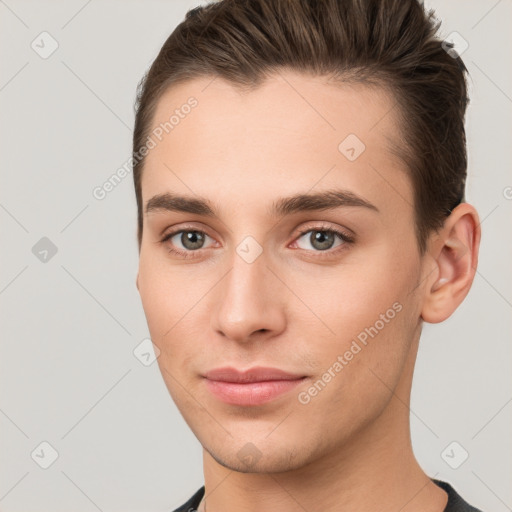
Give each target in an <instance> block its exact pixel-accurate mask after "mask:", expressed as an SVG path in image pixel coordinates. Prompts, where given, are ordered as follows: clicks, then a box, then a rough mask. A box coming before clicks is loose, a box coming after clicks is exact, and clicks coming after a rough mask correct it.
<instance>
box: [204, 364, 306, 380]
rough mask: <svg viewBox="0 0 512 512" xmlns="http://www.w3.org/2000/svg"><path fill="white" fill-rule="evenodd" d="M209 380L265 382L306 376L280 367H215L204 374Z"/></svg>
mask: <svg viewBox="0 0 512 512" xmlns="http://www.w3.org/2000/svg"><path fill="white" fill-rule="evenodd" d="M204 377H206V378H207V379H209V380H217V381H222V382H264V381H269V380H297V379H301V378H302V377H305V375H298V374H293V373H289V372H285V371H284V370H280V369H278V368H267V367H264V366H256V367H254V368H249V369H248V370H237V369H236V368H233V367H224V368H215V369H214V370H210V371H209V372H206V373H205V374H204Z"/></svg>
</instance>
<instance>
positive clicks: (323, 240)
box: [295, 227, 353, 252]
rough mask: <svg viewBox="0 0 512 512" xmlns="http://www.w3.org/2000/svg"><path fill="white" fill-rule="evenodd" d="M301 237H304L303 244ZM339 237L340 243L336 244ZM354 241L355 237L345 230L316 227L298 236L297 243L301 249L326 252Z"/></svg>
mask: <svg viewBox="0 0 512 512" xmlns="http://www.w3.org/2000/svg"><path fill="white" fill-rule="evenodd" d="M306 235H307V236H306ZM301 239H304V242H305V243H304V242H302V243H303V244H304V245H302V246H301V244H300V243H299V241H300V240H301ZM337 239H338V244H337V245H335V244H336V240H337ZM352 242H353V238H352V237H351V236H349V235H348V234H347V233H344V232H343V231H338V230H336V229H333V228H323V227H315V228H313V229H308V230H305V231H302V232H301V236H300V237H299V238H297V241H296V242H295V243H296V244H297V245H298V246H299V249H304V250H313V251H315V252H326V251H329V250H331V249H334V248H336V247H339V246H340V245H346V244H350V243H352ZM308 245H309V246H308Z"/></svg>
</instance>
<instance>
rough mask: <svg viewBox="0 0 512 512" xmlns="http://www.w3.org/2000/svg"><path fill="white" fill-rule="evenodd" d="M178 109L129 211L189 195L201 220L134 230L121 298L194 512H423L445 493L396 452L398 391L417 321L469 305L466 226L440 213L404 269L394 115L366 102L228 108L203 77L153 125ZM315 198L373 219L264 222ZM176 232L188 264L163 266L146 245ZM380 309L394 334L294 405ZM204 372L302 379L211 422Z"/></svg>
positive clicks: (401, 424)
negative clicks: (149, 346) (247, 252)
mask: <svg viewBox="0 0 512 512" xmlns="http://www.w3.org/2000/svg"><path fill="white" fill-rule="evenodd" d="M190 96H194V97H195V98H197V100H198V105H197V106H196V107H195V108H194V109H193V110H192V111H191V113H190V114H188V116H186V117H185V118H184V119H181V120H180V123H179V125H177V126H175V127H174V129H173V130H172V131H170V132H169V134H167V135H166V136H165V137H164V138H163V139H162V141H161V142H159V143H158V144H157V145H156V147H154V148H153V149H151V151H150V152H149V154H148V155H147V160H146V163H145V169H144V174H143V178H142V195H143V200H144V204H146V202H147V201H148V200H149V199H150V198H152V197H153V196H155V195H157V194H162V193H165V192H172V193H175V194H180V195H186V196H191V197H196V198H197V196H201V197H204V198H207V199H209V200H210V201H211V203H212V205H213V207H214V208H215V212H216V217H213V218H210V217H206V216H204V215H199V214H191V213H183V212H172V211H165V210H157V211H152V212H150V213H148V214H147V215H144V229H143V237H142V243H141V248H140V267H139V273H138V276H137V287H138V289H139V292H140V295H141V299H142V304H143V308H144V312H145V315H146V318H147V321H148V326H149V330H150V333H151V338H152V340H153V342H154V344H155V345H156V346H157V347H158V348H159V349H160V351H161V352H160V356H159V357H158V364H159V367H160V370H161V372H162V376H163V378H164V381H165V383H166V385H167V388H168V390H169V392H170V394H171V396H172V398H173V400H174V401H175V403H176V405H177V407H178V408H179V410H180V412H181V414H182V415H183V418H184V419H185V421H186V422H187V424H188V425H189V427H190V428H191V429H192V431H193V432H194V434H195V435H196V437H197V438H198V440H199V441H200V443H201V444H202V446H203V454H204V476H205V487H206V499H205V500H204V501H206V506H207V510H208V512H220V511H223V512H231V511H235V510H236V511H261V510H277V509H279V510H280V511H281V512H288V511H290V512H291V511H296V510H300V509H301V507H303V508H304V509H305V510H322V511H324V512H325V511H334V510H340V504H343V509H344V510H351V511H357V510H368V511H370V510H377V509H378V510H379V511H380V512H386V511H390V512H391V511H393V512H396V511H398V510H400V512H412V511H413V510H414V511H418V510H422V511H424V512H427V511H431V512H442V511H443V509H444V507H445V505H446V501H447V495H446V493H445V491H443V490H442V489H440V488H438V487H437V486H436V485H435V484H434V483H432V482H431V481H430V480H429V477H428V476H427V475H426V474H425V473H424V472H423V470H422V469H421V468H420V466H419V464H418V462H417V461H416V459H415V457H414V454H413V451H412V446H411V439H410V426H409V415H410V411H409V400H410V390H411V383H412V377H413V369H414V363H415V359H416V354H417V349H418V342H419V337H420V333H421V325H422V321H423V320H425V321H427V322H432V323H435V322H441V321H443V320H444V319H446V318H448V317H449V316H450V315H451V314H452V313H453V311H454V310H455V309H456V308H457V306H458V305H459V304H460V303H461V302H462V300H463V299H464V297H465V296H466V294H467V293H468V291H469V289H470V287H471V283H472V281H473V277H474V274H475V269H476V264H477V254H478V246H479V242H480V228H479V221H478V216H477V213H476V211H475V209H474V208H473V207H472V206H471V205H469V204H462V205H459V206H458V207H457V208H455V209H454V210H453V212H452V214H451V215H450V217H449V218H447V220H446V222H445V226H444V227H443V229H442V230H440V231H439V232H438V233H436V234H433V235H432V236H431V238H430V240H429V244H428V251H427V253H426V254H425V255H424V256H423V257H420V254H419V252H418V247H417V241H416V238H415V232H414V217H413V207H412V204H413V191H412V185H411V183H410V180H409V178H408V175H407V172H406V169H405V167H404V164H403V163H402V162H401V161H400V160H399V159H398V158H397V157H396V156H394V155H393V154H392V153H391V152H390V151H389V147H388V141H389V140H396V141H398V142H399V141H400V131H399V126H398V124H397V119H396V118H395V115H394V114H395V113H394V112H393V109H392V107H393V105H394V101H393V98H392V97H391V96H390V95H389V93H387V92H386V91H385V90H383V89H378V88H369V87H368V86H363V85H343V86H339V85H338V86H335V85H334V84H332V83H328V81H327V79H326V78H325V77H312V76H309V75H304V74H299V73H296V72H292V71H286V72H284V71H280V72H279V73H276V74H275V75H272V77H270V78H269V79H268V80H267V81H265V82H264V84H263V85H262V87H260V88H259V89H257V90H254V91H252V92H248V93H241V92H239V91H238V90H236V89H235V88H234V87H233V86H232V85H231V84H230V83H228V82H226V81H224V80H222V79H220V78H216V79H215V80H213V81H212V78H206V77H205V78H202V79H195V80H192V81H190V82H188V83H185V84H181V85H178V86H175V87H173V88H171V89H169V90H168V91H166V93H165V95H164V96H163V97H162V98H161V100H160V102H159V104H158V108H157V111H156V115H155V118H154V120H153V125H154V126H155V127H156V126H158V125H159V123H161V122H165V121H166V120H168V118H169V115H170V114H171V113H172V112H173V111H174V110H175V109H176V108H177V107H179V106H180V105H182V104H184V103H185V102H186V101H187V98H189V97H190ZM349 134H356V135H357V137H358V138H359V139H360V140H361V141H363V142H364V144H365V146H366V149H365V151H364V152H363V153H361V154H360V156H359V157H358V158H357V159H356V160H354V161H349V160H348V159H347V158H346V157H345V156H344V154H342V153H341V152H340V151H339V150H338V145H339V144H340V142H341V141H343V140H344V139H345V137H347V135H349ZM333 188H336V189H339V188H343V189H344V190H348V191H351V192H352V193H354V194H357V195H358V196H360V197H362V198H364V199H365V200H366V201H369V202H371V203H372V204H373V205H375V206H376V207H377V208H378V212H376V211H373V210H371V209H368V208H364V207H361V206H342V207H338V208H336V209H333V210H323V211H301V212H297V213H294V214H292V215H289V216H285V217H281V218H276V217H272V216H270V215H269V213H268V211H269V208H270V206H271V205H272V203H273V202H274V201H276V200H277V199H278V198H280V197H283V196H289V195H292V194H296V193H313V192H320V191H325V190H329V189H333ZM180 228H181V229H183V230H185V229H188V230H200V231H204V232H205V233H206V235H208V236H207V237H205V240H204V244H203V246H202V247H203V248H201V249H196V252H195V253H194V254H193V255H192V256H194V257H193V258H188V259H185V258H184V257H183V256H179V255H176V254H173V253H169V248H173V247H174V248H177V249H180V250H182V251H187V250H188V252H189V253H190V252H193V249H192V250H191V249H189V247H190V245H188V246H185V245H183V240H182V239H181V237H180V235H181V234H179V235H178V236H174V237H173V238H172V239H171V240H167V241H166V242H164V243H162V242H161V240H162V239H163V238H164V236H165V235H166V234H167V233H170V232H171V231H175V230H179V229H180ZM305 228H308V229H309V230H315V229H316V230H318V231H322V230H325V229H329V228H330V229H337V230H341V231H343V232H346V233H348V234H352V235H353V236H354V242H353V243H347V242H345V243H343V241H342V240H341V239H338V237H335V238H334V240H333V242H332V248H330V249H327V250H323V251H322V250H321V249H319V248H318V247H319V245H318V244H316V245H314V244H312V242H311V234H312V232H311V231H309V232H308V233H307V234H306V235H301V234H300V231H302V230H304V229H305ZM314 233H315V231H313V234H314ZM247 236H251V237H253V238H254V239H255V240H256V241H257V242H258V244H259V245H260V246H261V249H262V250H263V252H262V253H261V254H260V255H259V256H258V258H257V259H256V260H255V261H254V262H252V263H247V261H245V260H244V259H243V258H242V257H240V256H239V254H238V253H237V251H236V249H237V246H238V245H239V244H240V243H241V242H242V241H243V240H244V239H245V237H247ZM396 303H398V304H399V305H400V306H401V309H400V311H399V312H397V313H396V314H395V315H394V318H393V319H391V320H389V321H388V322H386V323H385V325H384V327H383V328H382V329H380V330H379V331H378V334H377V335H375V336H374V337H373V338H368V342H367V345H361V343H359V345H361V347H362V348H361V350H360V351H359V352H358V353H357V354H355V355H354V357H353V358H352V359H351V360H350V361H349V362H347V364H346V365H344V367H343V369H342V370H341V371H339V372H338V373H336V376H335V377H334V378H332V379H331V381H330V382H328V383H327V385H326V386H325V387H324V388H323V389H322V390H321V391H320V392H318V394H316V396H314V397H312V398H311V400H310V401H309V402H308V403H307V404H304V403H301V402H300V401H299V400H298V394H299V393H300V392H301V391H302V392H304V391H307V390H308V389H309V388H310V387H311V385H312V384H313V383H314V382H317V381H318V380H319V379H320V378H321V377H322V375H323V374H324V373H325V372H326V370H327V369H328V368H330V367H332V366H333V364H334V363H335V361H336V360H337V358H338V356H339V355H343V354H344V353H345V352H346V351H347V350H349V348H350V346H351V344H352V342H353V340H354V339H356V337H357V336H358V334H360V333H361V332H363V331H364V330H365V328H369V327H370V326H374V325H376V321H377V320H379V318H382V317H380V315H381V314H386V311H387V310H389V309H390V308H392V305H393V304H396ZM222 366H234V367H236V368H238V369H241V370H245V369H247V368H250V367H253V366H271V367H276V368H280V369H283V370H285V371H289V372H292V373H297V374H301V375H305V376H307V377H308V379H306V380H305V381H304V382H303V383H301V384H300V385H299V387H298V388H296V389H295V390H293V391H291V392H289V393H286V394H284V395H281V396H279V397H278V398H276V399H274V400H273V401H271V402H269V403H266V404H264V405H260V406H254V407H242V406H235V405H228V404H225V403H222V402H220V401H219V400H218V399H217V398H216V397H215V396H213V395H212V394H211V393H210V392H209V391H208V389H207V388H206V386H205V380H204V378H203V377H202V375H203V374H204V372H206V371H208V370H211V369H213V368H218V367H222ZM248 443H251V444H250V445H248ZM248 446H250V448H247V447H248ZM244 447H245V448H244ZM253 447H255V448H253ZM244 449H245V450H248V449H250V450H253V452H252V453H255V454H257V455H256V456H255V457H254V458H253V460H252V461H251V463H250V465H249V464H248V463H247V462H246V461H244V460H243V459H242V457H240V456H239V454H240V453H244V451H243V450H244ZM240 450H242V452H240ZM202 506H204V503H203V504H202Z"/></svg>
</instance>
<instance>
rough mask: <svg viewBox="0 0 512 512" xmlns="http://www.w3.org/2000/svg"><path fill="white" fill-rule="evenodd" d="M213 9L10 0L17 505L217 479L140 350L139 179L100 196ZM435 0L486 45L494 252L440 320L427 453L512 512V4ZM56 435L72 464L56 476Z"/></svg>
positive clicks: (69, 502) (4, 376) (423, 369)
mask: <svg viewBox="0 0 512 512" xmlns="http://www.w3.org/2000/svg"><path fill="white" fill-rule="evenodd" d="M199 3H200V2H198V1H183V0H180V1H176V0H172V1H170V0H167V1H156V0H152V1H145V2H142V1H126V0H124V1H120V0H119V1H113V0H108V1H107V0H102V1H101V2H100V1H99V0H92V1H84V0H73V1H67V2H56V1H52V2H50V1H20V0H16V1H15V0H5V1H2V0H0V23H1V27H0V52H1V54H0V55H1V68H0V69H1V71H0V102H1V118H0V119H1V127H0V129H1V133H0V144H1V147H0V155H1V162H2V166H1V170H2V187H1V191H0V219H1V235H2V242H3V245H2V247H3V249H4V250H3V251H2V263H1V265H0V269H1V276H0V307H1V321H2V323H1V325H2V337H1V343H2V345H1V351H2V353H1V359H0V364H1V366H0V379H1V382H0V389H1V395H0V428H1V432H2V436H1V441H0V447H1V455H0V460H1V467H0V510H2V511H12V512H14V511H23V512H28V511H52V512H59V511H69V510H74V511H77V512H78V511H84V512H85V511H94V510H103V511H107V510H115V511H142V510H144V511H164V510H173V509H174V507H176V506H178V505H180V504H181V503H183V502H184V501H185V500H186V499H188V498H189V497H190V496H191V495H192V493H193V492H195V491H196V490H197V488H199V486H200V485H202V483H203V476H202V460H201V447H200V445H199V443H198V441H197V440H196V439H195V437H194V436H193V435H192V433H191V432H190V430H189V429H188V427H187V425H186V424H185V422H184V421H183V419H182V418H181V416H180V414H179V412H178V411H177V409H176V407H175V406H174V403H173V402H172V400H171V398H170V396H169V395H168V392H167V390H166V388H165V385H164V382H163V379H162V377H161V376H160V373H159V371H158V367H157V364H156V363H154V364H152V365H150V366H145V365H144V364H142V363H141V361H140V360H138V359H137V358H136V357H135V356H134V354H133V350H134V349H135V348H136V347H137V346H138V345H139V344H140V343H141V342H142V340H144V339H145V338H147V337H148V336H149V333H148V329H147V326H146V322H145V318H144V315H143V311H142V307H141V304H140V300H139V296H138V293H137V289H136V287H135V276H136V272H137V246H136V238H135V233H136V231H135V226H136V207H135V196H134V192H133V185H132V176H131V174H129V175H128V176H127V177H126V178H125V179H124V180H123V181H122V182H121V183H120V184H119V185H118V186H117V187H116V188H115V189H114V190H113V191H112V192H110V193H109V194H108V195H107V197H106V198H105V199H103V200H102V201H100V200H97V199H95V198H94V197H93V195H92V191H93V189H94V188H95V187H96V186H100V185H101V184H102V183H103V182H104V181H106V180H107V179H108V178H109V177H110V176H111V175H112V174H113V173H114V172H115V171H116V170H117V169H118V168H119V167H121V166H122V165H123V164H124V163H125V162H126V160H127V158H128V157H129V156H130V152H131V136H132V132H131V130H132V126H133V119H134V114H133V102H134V99H135V89H136V85H137V83H138V81H139V80H140V78H141V77H142V75H143V73H144V71H145V70H146V69H147V68H148V66H149V65H150V64H151V62H152V60H153V59H154V58H155V56H156V54H157V52H158V50H159V49H160V47H161V45H162V44H163V42H164V41H165V39H166V38H167V36H168V35H169V34H170V32H171V31H172V30H173V29H174V27H175V26H176V25H177V24H178V23H179V22H180V21H181V20H182V19H183V17H184V15H185V13H186V11H187V10H188V9H190V8H192V7H194V6H196V5H199ZM427 4H428V5H429V6H432V7H435V8H437V7H438V11H437V12H438V16H439V17H440V18H441V19H442V20H443V23H444V26H443V29H442V36H443V37H446V36H447V35H448V34H450V33H451V32H453V31H457V32H458V33H460V34H461V35H462V36H463V38H464V39H465V40H466V41H467V42H468V43H469V47H468V49H467V50H466V51H465V52H464V53H463V58H464V61H465V62H466V65H467V67H468V69H469V71H470V75H471V84H470V93H471V100H472V103H471V106H470V108H469V112H468V120H467V136H468V144H469V176H468V187H467V200H468V202H471V203H472V204H474V205H475V206H476V208H477V209H478V211H479V213H480V216H481V219H482V229H483V238H482V247H481V251H480V264H479V268H478V273H477V275H476V277H475V281H474V284H473V287H472V289H471V291H470V294H469V296H468V297H467V299H466V300H465V301H464V303H463V304H462V305H461V307H460V308H459V309H458V310H457V311H456V312H455V314H454V315H453V316H452V317H451V318H449V319H448V320H447V321H446V322H444V323H443V324H436V325H430V324H425V328H424V333H423V337H422V341H421V344H420V352H419V355H418V362H417V367H416V374H415V381H414V384H413V395H412V403H411V428H412V438H413V446H414V450H415V453H416V456H417V458H418V460H419V461H420V463H421V464H422V466H423V467H424V468H425V470H426V472H427V473H428V474H429V475H430V476H435V477H436V478H439V479H444V480H447V481H449V482H450V483H451V484H452V485H453V486H454V487H455V488H456V489H457V490H458V491H459V492H460V493H461V494H462V495H463V496H464V497H465V499H466V500H467V501H469V502H471V503H473V504H474V505H476V506H478V507H480V508H482V509H484V512H487V511H491V510H492V511H493V512H505V511H507V510H512V486H511V485H510V481H511V476H512V462H511V457H510V454H511V453H512V436H511V435H510V432H512V430H511V426H512V403H511V401H512V386H511V380H512V376H511V373H512V372H511V371H510V369H511V352H512V348H511V343H510V339H511V337H510V335H511V332H512V325H511V324H512V315H511V308H512V279H511V265H510V261H512V244H511V237H510V218H511V210H512V200H511V199H510V198H511V197H512V189H511V188H510V187H511V186H512V176H511V173H510V169H511V150H510V146H511V140H510V135H511V124H512V115H511V113H512V76H511V71H510V62H511V60H510V59H511V48H512V37H511V33H512V30H511V28H512V27H511V22H510V20H512V2H511V1H510V0H501V1H495V0H493V1H484V0H482V1H478V2H476V1H475V2H468V1H462V0H459V1H450V2H449V4H448V3H447V2H442V1H441V0H436V1H430V2H427ZM43 31H47V32H49V33H50V34H51V36H52V37H53V38H54V39H55V40H56V41H57V42H58V45H59V47H58V49H57V50H56V51H55V52H54V53H53V54H52V55H51V56H49V57H48V58H46V59H43V58H41V57H40V55H39V54H38V53H36V51H34V50H33V49H32V47H31V43H32V41H33V40H34V39H35V40H36V43H37V42H38V41H40V39H37V38H38V36H39V34H40V33H41V32H43ZM44 44H45V49H46V50H48V48H50V45H49V40H46V42H45V43H44ZM39 45H40V46H42V43H40V42H39ZM505 64H506V65H505ZM507 187H508V188H507ZM43 237H47V238H48V239H50V240H51V242H52V243H53V244H54V245H55V246H56V248H57V253H56V254H55V255H53V256H52V253H51V251H50V252H48V253H47V254H46V253H44V250H45V248H46V249H48V247H47V246H45V244H48V242H47V241H42V242H39V244H40V245H37V246H36V249H34V252H35V253H36V254H34V252H33V247H34V246H35V245H36V244H37V243H38V241H39V240H40V239H41V238H43ZM44 257H46V261H41V260H40V258H44ZM43 441H46V442H48V443H50V444H51V445H52V446H53V447H54V449H55V450H56V451H57V452H58V455H59V456H58V458H57V460H55V462H54V463H53V464H52V465H51V466H50V467H49V468H48V469H42V468H41V467H40V465H39V464H44V463H45V458H46V463H48V462H49V460H50V459H49V458H48V457H50V456H51V451H49V450H48V448H46V449H45V447H44V445H43V446H42V447H41V446H40V443H41V442H43ZM453 441H456V442H457V443H459V445H460V446H461V447H463V449H465V450H466V451H467V452H468V453H469V457H468V459H467V460H466V461H465V462H464V463H463V464H462V465H460V467H459V468H458V469H452V468H451V467H450V466H449V465H448V464H447V462H446V457H445V458H443V457H442V455H441V454H442V453H443V451H444V450H445V448H446V447H447V446H448V445H449V444H450V443H452V442H453ZM34 450H35V452H34ZM41 450H42V451H41ZM460 450H461V449H460V448H459V447H458V446H457V447H456V449H455V451H454V452H453V453H454V454H455V458H457V457H460V453H461V452H460ZM33 452H34V453H35V454H36V455H34V459H35V460H34V459H33V458H32V457H31V454H32V453H33ZM37 454H39V456H38V455H37ZM36 461H37V463H36Z"/></svg>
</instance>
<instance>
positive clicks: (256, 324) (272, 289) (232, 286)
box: [212, 237, 284, 341]
mask: <svg viewBox="0 0 512 512" xmlns="http://www.w3.org/2000/svg"><path fill="white" fill-rule="evenodd" d="M268 260H269V258H268V255H267V254H266V253H265V252H264V250H263V247H262V246H261V245H260V244H259V243H258V242H257V241H256V240H255V239H254V238H253V237H246V238H244V239H243V240H242V242H240V243H239V244H238V246H236V247H235V250H234V251H233V255H232V260H231V261H232V264H231V270H230V271H229V273H228V274H227V275H226V277H225V279H223V280H222V285H221V286H220V287H219V295H218V296H217V300H218V301H219V302H218V307H217V308H216V311H217V313H216V315H215V316H214V318H212V322H213V328H214V329H215V330H216V331H217V332H221V333H222V334H224V335H225V336H227V337H229V338H232V339H236V340H238V341H245V340H247V339H248V338H249V337H250V336H251V334H252V333H254V332H257V331H261V330H263V329H264V330H266V331H277V330H279V329H281V328H282V326H283V324H284V318H283V313H284V312H283V311H281V310H280V308H279V304H278V295H277V294H276V283H274V282H273V280H275V277H274V276H273V274H272V272H271V271H270V270H269V269H268V268H267V264H268V263H269V261H268Z"/></svg>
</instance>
